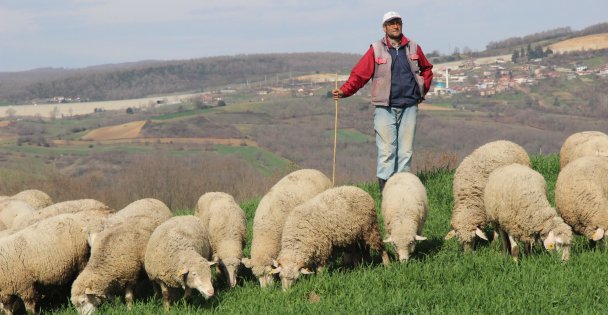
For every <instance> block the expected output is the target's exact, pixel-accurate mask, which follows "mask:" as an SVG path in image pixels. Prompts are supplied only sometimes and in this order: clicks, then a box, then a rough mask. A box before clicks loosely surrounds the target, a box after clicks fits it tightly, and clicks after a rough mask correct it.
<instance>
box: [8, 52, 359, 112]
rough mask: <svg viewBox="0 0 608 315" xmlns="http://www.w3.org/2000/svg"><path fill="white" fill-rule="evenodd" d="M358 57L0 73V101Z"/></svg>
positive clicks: (214, 79)
mask: <svg viewBox="0 0 608 315" xmlns="http://www.w3.org/2000/svg"><path fill="white" fill-rule="evenodd" d="M359 58H360V56H359V55H355V54H342V53H320V52H319V53H290V54H258V55H238V56H225V57H210V58H201V59H192V60H178V61H147V62H141V63H129V64H124V65H122V66H121V65H108V66H97V67H89V68H85V69H76V70H65V69H40V70H32V71H25V72H17V73H0V104H2V103H28V102H31V101H32V100H35V99H39V100H44V99H48V98H52V97H55V96H63V97H71V98H76V97H79V98H80V99H88V100H116V99H128V98H140V97H145V96H150V95H159V94H167V93H173V92H177V91H190V90H205V89H209V88H213V87H217V86H222V85H228V84H244V83H246V82H247V81H248V80H252V81H260V80H265V79H267V80H269V81H272V80H275V79H277V78H278V76H279V75H280V76H282V79H285V78H286V77H287V76H289V75H290V74H299V73H314V72H336V71H340V72H343V71H347V70H345V69H348V70H350V68H351V67H352V66H353V65H354V64H355V63H356V62H357V60H358V59H359Z"/></svg>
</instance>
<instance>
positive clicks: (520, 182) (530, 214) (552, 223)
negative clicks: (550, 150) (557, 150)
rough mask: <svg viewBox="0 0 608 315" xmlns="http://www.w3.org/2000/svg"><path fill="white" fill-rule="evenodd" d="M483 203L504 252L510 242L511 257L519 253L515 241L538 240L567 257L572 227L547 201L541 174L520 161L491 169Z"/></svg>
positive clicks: (516, 256)
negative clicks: (499, 236)
mask: <svg viewBox="0 0 608 315" xmlns="http://www.w3.org/2000/svg"><path fill="white" fill-rule="evenodd" d="M484 202H485V206H486V212H487V215H488V219H489V220H490V221H491V222H492V223H494V224H495V225H496V227H497V228H498V230H499V232H500V235H501V237H502V241H503V251H505V250H506V248H507V244H510V249H511V256H512V257H513V259H514V260H517V259H518V256H519V249H518V245H517V242H518V241H521V242H523V243H525V244H527V245H528V246H530V247H531V245H532V244H534V243H535V242H536V241H539V240H542V241H543V244H544V247H545V248H546V249H547V250H554V249H557V250H558V251H559V250H561V251H562V260H564V261H566V260H568V258H569V254H570V243H571V240H572V229H571V228H570V226H568V225H567V224H566V223H564V221H563V220H562V218H560V217H559V216H558V215H557V211H556V210H555V209H554V208H553V207H551V205H550V204H549V201H548V200H547V186H546V183H545V179H544V178H543V176H542V175H541V174H540V173H538V172H536V171H534V170H533V169H531V168H530V167H528V166H524V165H521V164H511V165H507V166H503V167H500V168H498V169H496V170H494V171H493V172H492V173H491V174H490V177H489V178H488V183H487V185H486V188H485V194H484Z"/></svg>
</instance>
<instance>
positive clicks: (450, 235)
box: [443, 230, 456, 241]
mask: <svg viewBox="0 0 608 315" xmlns="http://www.w3.org/2000/svg"><path fill="white" fill-rule="evenodd" d="M454 236H456V231H454V230H451V231H449V232H448V234H447V235H446V236H445V237H444V238H443V239H444V240H446V241H447V240H451V239H452V238H454Z"/></svg>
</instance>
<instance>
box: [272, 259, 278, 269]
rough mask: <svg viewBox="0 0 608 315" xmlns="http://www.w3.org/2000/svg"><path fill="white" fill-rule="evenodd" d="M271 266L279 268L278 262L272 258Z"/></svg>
mask: <svg viewBox="0 0 608 315" xmlns="http://www.w3.org/2000/svg"><path fill="white" fill-rule="evenodd" d="M272 266H273V267H275V268H279V262H278V261H276V260H274V259H273V260H272Z"/></svg>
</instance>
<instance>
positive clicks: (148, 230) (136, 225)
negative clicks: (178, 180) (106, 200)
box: [71, 217, 158, 315]
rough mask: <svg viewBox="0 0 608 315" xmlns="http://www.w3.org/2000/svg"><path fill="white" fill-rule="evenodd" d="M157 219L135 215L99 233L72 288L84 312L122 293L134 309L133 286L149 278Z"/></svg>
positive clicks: (73, 295) (76, 305) (75, 299)
mask: <svg viewBox="0 0 608 315" xmlns="http://www.w3.org/2000/svg"><path fill="white" fill-rule="evenodd" d="M157 226H158V224H157V223H156V220H152V219H149V218H145V217H136V218H131V219H130V220H127V221H125V222H122V223H119V224H116V225H114V226H112V227H110V228H107V229H105V230H103V231H102V232H101V233H99V234H98V236H97V238H96V240H95V243H94V244H93V246H92V248H91V257H90V259H89V262H88V263H87V265H86V267H85V269H84V270H83V271H82V272H81V273H80V274H79V275H78V277H77V278H76V280H75V281H74V283H73V284H72V290H71V302H72V304H73V305H74V307H75V308H76V309H77V310H78V312H79V313H80V314H87V315H89V314H91V313H93V312H94V311H95V310H96V309H97V307H98V306H99V305H100V304H101V303H103V302H104V301H105V300H106V299H108V298H113V297H114V296H116V295H119V294H122V295H123V296H124V298H125V301H126V303H127V307H128V308H129V309H131V307H132V305H133V290H134V288H135V286H136V284H137V283H139V282H141V281H144V280H145V279H146V274H145V270H144V255H145V250H146V246H147V244H148V240H149V239H150V235H151V234H152V232H153V231H154V229H155V228H156V227H157Z"/></svg>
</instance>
